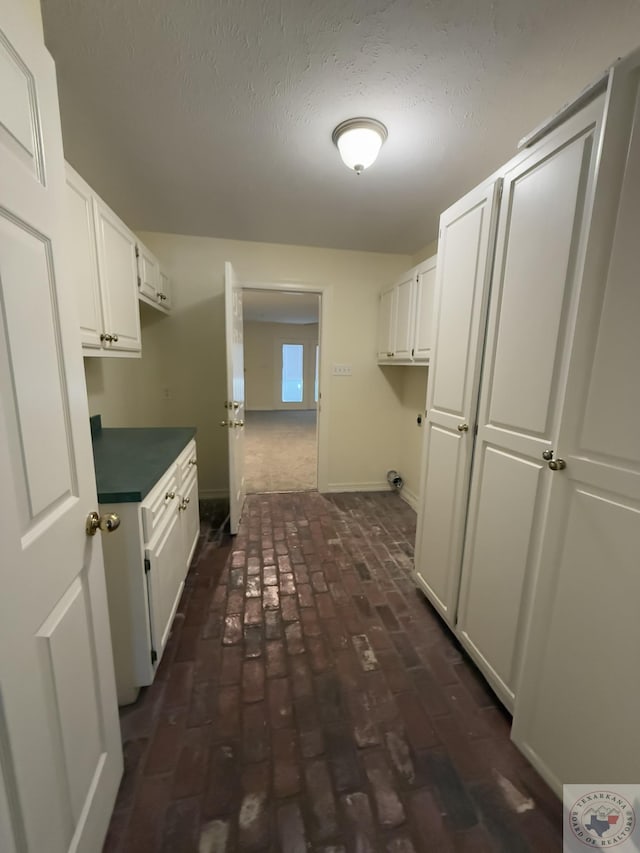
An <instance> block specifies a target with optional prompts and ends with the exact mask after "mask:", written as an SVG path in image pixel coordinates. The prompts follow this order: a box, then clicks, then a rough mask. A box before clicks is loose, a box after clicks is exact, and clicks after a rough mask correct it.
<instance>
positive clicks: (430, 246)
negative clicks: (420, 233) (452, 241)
mask: <svg viewBox="0 0 640 853" xmlns="http://www.w3.org/2000/svg"><path fill="white" fill-rule="evenodd" d="M437 251H438V238H437V237H436V239H435V240H432V241H431V243H427V245H426V246H423V247H422V249H420V251H419V252H416V253H415V255H413V256H412V258H411V266H412V267H415V266H416V264H420V263H422V261H426V260H427V258H431V257H432V256H433V255H435V254H436V252H437Z"/></svg>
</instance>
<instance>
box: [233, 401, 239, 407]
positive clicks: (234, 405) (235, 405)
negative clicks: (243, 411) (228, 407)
mask: <svg viewBox="0 0 640 853" xmlns="http://www.w3.org/2000/svg"><path fill="white" fill-rule="evenodd" d="M233 408H234V409H239V408H240V403H236V401H235V400H234V401H233Z"/></svg>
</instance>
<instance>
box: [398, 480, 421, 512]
mask: <svg viewBox="0 0 640 853" xmlns="http://www.w3.org/2000/svg"><path fill="white" fill-rule="evenodd" d="M400 497H401V498H402V499H403V500H405V501H406V502H407V503H408V504H409V506H410V507H411V509H413V510H414V511H415V512H418V495H416V493H415V492H412V491H411V489H408V488H407V487H406V486H404V488H402V489H401V490H400Z"/></svg>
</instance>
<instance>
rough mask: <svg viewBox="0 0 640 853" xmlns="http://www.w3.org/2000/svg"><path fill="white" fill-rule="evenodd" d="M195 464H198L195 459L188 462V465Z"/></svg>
mask: <svg viewBox="0 0 640 853" xmlns="http://www.w3.org/2000/svg"><path fill="white" fill-rule="evenodd" d="M220 426H222V424H220ZM197 464H198V460H197V459H195V457H194V458H193V459H190V460H189V465H197Z"/></svg>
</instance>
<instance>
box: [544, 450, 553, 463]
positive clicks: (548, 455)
mask: <svg viewBox="0 0 640 853" xmlns="http://www.w3.org/2000/svg"><path fill="white" fill-rule="evenodd" d="M542 458H543V459H544V461H545V462H549V460H550V459H553V450H543V451H542Z"/></svg>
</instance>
